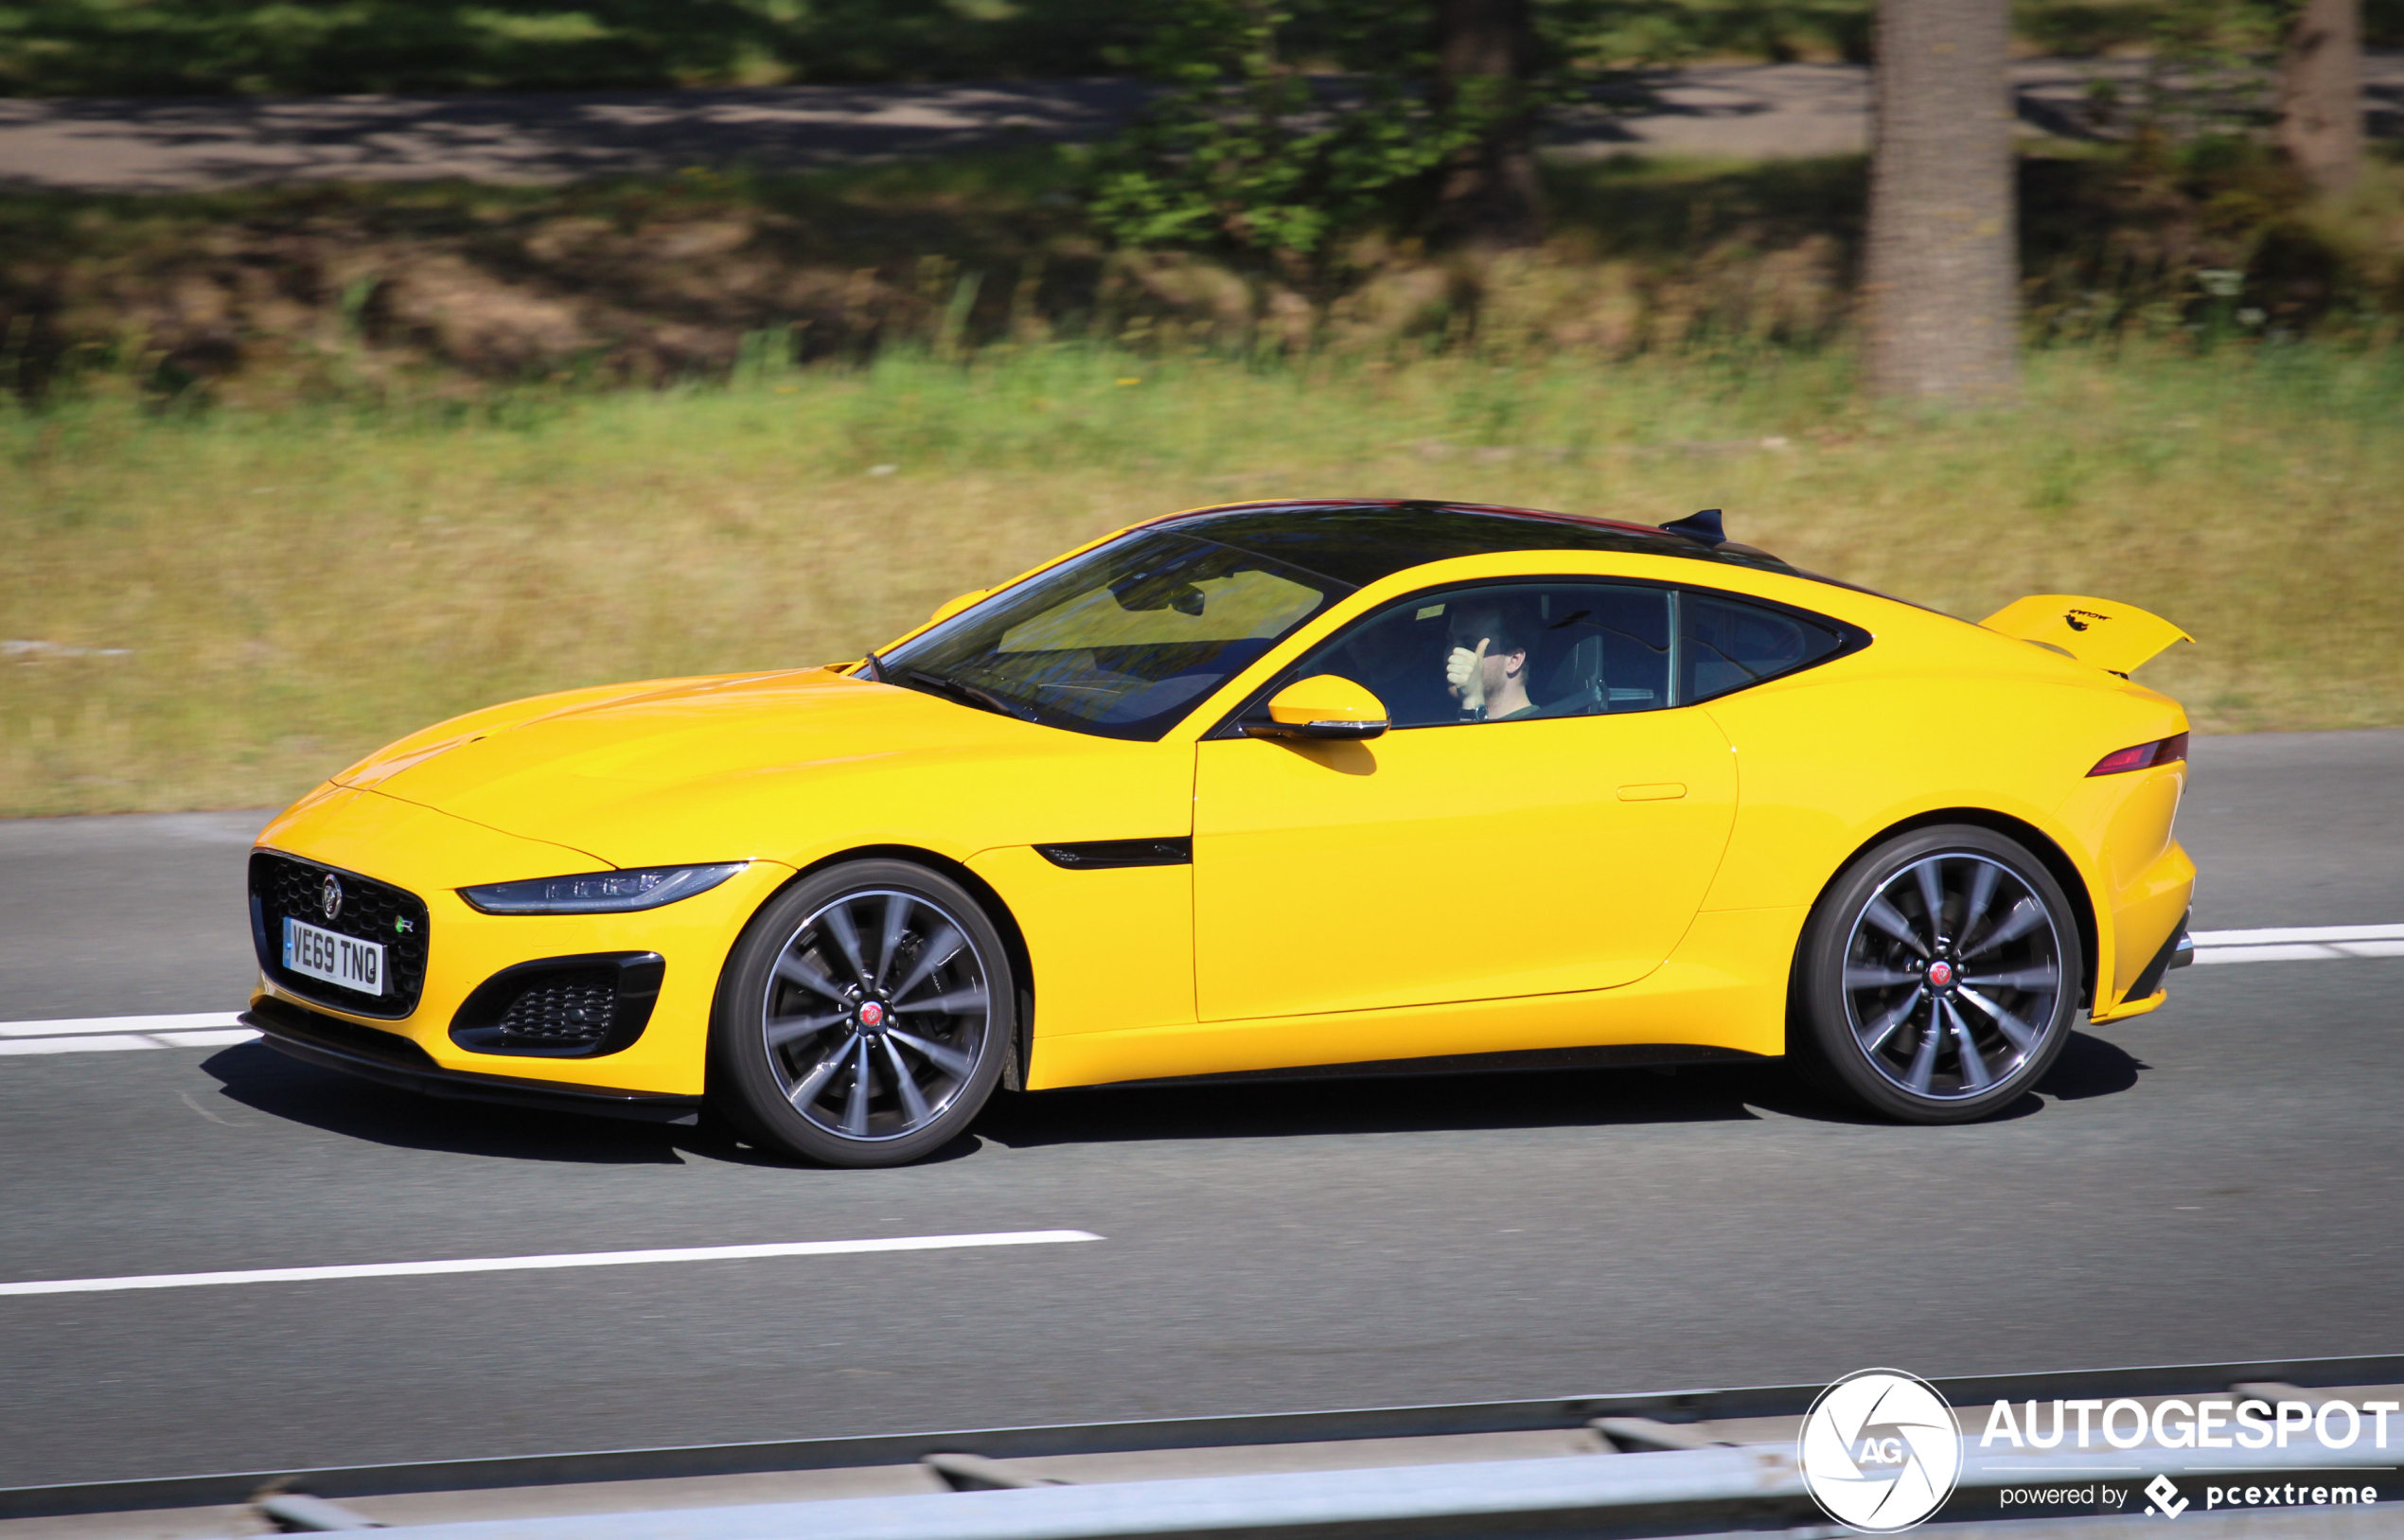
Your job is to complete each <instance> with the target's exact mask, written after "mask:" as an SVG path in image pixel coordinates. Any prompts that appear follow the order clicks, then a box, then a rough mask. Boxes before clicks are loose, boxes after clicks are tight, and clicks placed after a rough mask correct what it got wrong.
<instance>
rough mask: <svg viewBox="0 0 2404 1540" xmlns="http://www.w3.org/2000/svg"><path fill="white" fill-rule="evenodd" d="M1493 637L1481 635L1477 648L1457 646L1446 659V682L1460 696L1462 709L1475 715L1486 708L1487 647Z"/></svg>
mask: <svg viewBox="0 0 2404 1540" xmlns="http://www.w3.org/2000/svg"><path fill="white" fill-rule="evenodd" d="M1491 645H1492V640H1491V638H1487V637H1479V638H1478V639H1477V650H1476V651H1475V652H1472V651H1470V650H1469V649H1468V648H1467V647H1455V648H1453V651H1452V656H1451V657H1449V658H1446V659H1445V660H1444V682H1445V683H1446V684H1448V685H1450V686H1451V687H1452V692H1453V694H1455V695H1457V696H1458V697H1460V706H1461V710H1463V711H1466V712H1468V713H1469V714H1470V715H1471V716H1473V717H1475V716H1476V715H1478V714H1479V713H1481V712H1483V711H1484V710H1485V709H1486V648H1487V647H1488V646H1491Z"/></svg>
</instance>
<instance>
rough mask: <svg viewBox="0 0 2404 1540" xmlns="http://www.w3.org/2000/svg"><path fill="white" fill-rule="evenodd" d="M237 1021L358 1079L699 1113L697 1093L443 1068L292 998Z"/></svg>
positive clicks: (456, 1096)
mask: <svg viewBox="0 0 2404 1540" xmlns="http://www.w3.org/2000/svg"><path fill="white" fill-rule="evenodd" d="M241 1022H242V1025H244V1026H246V1027H250V1028H252V1029H253V1030H255V1031H256V1032H257V1033H258V1035H259V1038H260V1040H261V1041H262V1042H264V1043H266V1044H267V1046H268V1047H270V1048H273V1049H274V1050H275V1051H276V1052H278V1053H286V1054H289V1055H291V1056H292V1057H293V1058H296V1059H299V1060H301V1061H302V1062H303V1063H306V1064H314V1065H317V1066H318V1067H319V1068H321V1069H327V1070H340V1071H343V1072H344V1073H345V1074H353V1075H357V1076H359V1077H360V1078H361V1079H362V1080H373V1081H376V1082H377V1083H379V1084H380V1085H385V1086H398V1087H399V1088H401V1089H403V1090H414V1091H420V1092H423V1093H424V1094H426V1095H428V1096H442V1097H449V1098H451V1099H453V1100H458V1101H470V1102H498V1103H501V1104H503V1105H504V1106H526V1107H538V1108H540V1109H541V1110H543V1111H547V1112H589V1113H598V1114H600V1115H602V1116H604V1117H611V1118H635V1119H639V1120H641V1121H643V1122H645V1123H668V1124H693V1123H697V1122H698V1121H699V1119H700V1113H701V1098H699V1097H698V1096H674V1095H663V1094H661V1093H660V1092H657V1091H641V1090H619V1089H612V1088H610V1087H606V1086H566V1085H557V1084H554V1083H550V1082H546V1081H540V1080H526V1079H522V1078H520V1077H517V1076H513V1075H497V1074H485V1073H481V1072H477V1071H467V1070H446V1069H444V1068H443V1067H442V1066H441V1065H438V1064H436V1063H435V1062H434V1061H433V1058H432V1057H430V1056H429V1055H428V1054H427V1053H426V1051H425V1050H424V1049H422V1048H419V1047H418V1046H417V1045H416V1044H415V1042H412V1041H411V1040H410V1039H409V1038H406V1037H403V1036H399V1035H398V1034H397V1033H391V1032H385V1031H382V1030H380V1029H378V1028H375V1027H363V1026H358V1025H355V1024H353V1023H351V1022H348V1021H345V1020H344V1019H342V1018H340V1017H334V1016H326V1015H322V1014H320V1013H318V1012H316V1011H311V1010H308V1009H306V1008H304V1007H302V1006H299V1005H295V1004H293V1003H292V1001H290V1000H273V999H267V998H261V999H259V1000H256V1001H255V1002H254V1003H253V1004H252V1006H251V1008H250V1009H249V1010H247V1011H245V1012H243V1013H242V1016H241Z"/></svg>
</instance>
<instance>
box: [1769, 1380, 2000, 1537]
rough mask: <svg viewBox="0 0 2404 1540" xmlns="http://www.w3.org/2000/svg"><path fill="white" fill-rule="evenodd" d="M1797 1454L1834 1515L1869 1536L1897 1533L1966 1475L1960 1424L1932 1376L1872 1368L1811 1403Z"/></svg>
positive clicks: (1932, 1509) (1937, 1504)
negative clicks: (1931, 1380) (1931, 1379)
mask: <svg viewBox="0 0 2404 1540" xmlns="http://www.w3.org/2000/svg"><path fill="white" fill-rule="evenodd" d="M1795 1460H1796V1462H1797V1463H1798V1464H1800V1465H1801V1466H1802V1467H1803V1484H1804V1485H1805V1486H1807V1487H1809V1488H1810V1489H1811V1493H1812V1499H1813V1500H1814V1501H1816V1502H1817V1503H1818V1504H1819V1505H1820V1507H1821V1509H1822V1510H1823V1511H1824V1512H1825V1513H1827V1514H1828V1516H1829V1517H1830V1518H1832V1519H1834V1520H1836V1521H1837V1522H1838V1523H1839V1524H1842V1525H1844V1526H1845V1527H1846V1528H1847V1529H1848V1530H1858V1531H1862V1532H1863V1533H1865V1534H1897V1533H1900V1532H1901V1531H1904V1530H1908V1529H1910V1528H1912V1527H1913V1526H1914V1525H1917V1524H1918V1523H1920V1522H1921V1521H1922V1520H1924V1519H1926V1518H1927V1517H1928V1516H1929V1515H1930V1514H1931V1513H1936V1510H1938V1509H1939V1508H1942V1507H1944V1506H1945V1499H1946V1498H1948V1497H1950V1496H1953V1483H1954V1482H1956V1481H1957V1480H1959V1479H1960V1478H1961V1474H1962V1436H1961V1427H1960V1425H1958V1424H1957V1423H1955V1422H1954V1420H1953V1407H1950V1406H1948V1405H1946V1402H1945V1398H1944V1397H1943V1396H1941V1395H1938V1394H1937V1393H1936V1387H1934V1386H1932V1385H1930V1384H1929V1383H1928V1382H1927V1381H1926V1380H1923V1379H1920V1378H1919V1377H1918V1376H1917V1375H1913V1374H1906V1373H1903V1372H1900V1371H1898V1370H1892V1369H1865V1370H1863V1371H1861V1372H1859V1373H1855V1374H1848V1375H1847V1376H1846V1377H1845V1378H1843V1379H1841V1380H1838V1381H1837V1382H1836V1383H1835V1384H1834V1385H1831V1386H1830V1387H1829V1388H1828V1389H1827V1390H1823V1391H1821V1392H1820V1398H1819V1399H1818V1400H1817V1401H1815V1402H1813V1403H1812V1410H1811V1412H1810V1414H1809V1415H1807V1416H1806V1417H1805V1418H1804V1419H1803V1433H1802V1437H1801V1438H1800V1439H1798V1440H1797V1441H1796V1443H1795Z"/></svg>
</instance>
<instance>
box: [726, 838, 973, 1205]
mask: <svg viewBox="0 0 2404 1540" xmlns="http://www.w3.org/2000/svg"><path fill="white" fill-rule="evenodd" d="M1015 1000H1016V989H1015V987H1014V984H1013V981H1012V979H1011V977H1010V962H1009V958H1008V956H1007V954H1006V953H1005V952H1004V950H1003V948H1002V945H1001V937H1000V935H999V933H998V932H997V931H996V930H995V929H994V927H993V923H992V921H990V920H988V919H987V918H986V917H985V913H984V911H983V910H982V909H981V907H980V906H979V905H978V903H977V901H976V900H975V899H974V898H973V897H971V896H970V895H969V894H968V893H967V892H966V890H964V889H963V888H962V887H961V886H960V885H959V884H958V883H956V882H954V881H952V880H951V879H950V878H948V877H946V876H943V875H942V874H941V873H939V872H934V871H930V870H928V868H926V867H923V866H917V865H913V864H911V863H910V862H906V861H882V860H872V861H852V862H848V863H846V864H844V865H841V866H837V867H830V868H828V869H827V870H826V871H823V872H821V873H818V874H816V875H814V876H809V877H807V878H805V879H804V880H803V881H801V882H798V883H796V884H794V885H793V886H792V887H791V888H788V889H787V890H786V891H785V892H784V893H783V894H779V895H778V896H777V897H776V898H775V899H774V900H773V901H772V902H770V903H769V905H768V907H767V908H766V909H764V910H762V911H761V912H760V914H759V916H758V917H757V918H756V919H755V920H753V921H752V923H751V928H750V929H748V930H747V931H746V932H745V933H744V937H743V940H742V941H741V942H740V943H739V944H737V946H736V947H735V951H734V956H733V957H732V958H731V959H729V961H728V965H727V976H726V982H725V984H724V986H723V987H722V988H721V989H720V990H719V992H718V1001H717V1016H716V1021H715V1023H714V1024H713V1027H712V1033H713V1042H714V1046H715V1049H716V1056H717V1063H718V1066H719V1071H720V1076H719V1078H720V1081H721V1084H720V1085H719V1087H717V1088H716V1089H718V1090H719V1092H720V1093H721V1100H722V1102H723V1104H724V1109H725V1111H726V1112H727V1114H728V1116H729V1117H731V1118H732V1119H734V1121H735V1122H736V1123H737V1124H740V1125H741V1126H742V1127H743V1128H744V1129H745V1130H746V1131H747V1132H749V1133H751V1135H752V1136H753V1137H755V1138H757V1139H760V1140H762V1141H764V1142H768V1143H770V1144H774V1145H779V1146H782V1147H783V1148H785V1149H787V1150H790V1151H792V1152H793V1153H795V1154H797V1155H802V1156H806V1157H808V1158H809V1159H814V1160H819V1161H822V1162H824V1163H825V1164H828V1165H837V1166H889V1165H901V1164H904V1163H906V1162H908V1161H910V1160H915V1159H918V1158H920V1157H921V1156H924V1155H927V1154H929V1153H931V1152H932V1151H934V1150H935V1149H937V1148H939V1147H941V1146H942V1145H944V1144H946V1143H947V1142H950V1141H951V1140H952V1139H954V1138H956V1137H958V1135H959V1134H960V1133H961V1131H962V1130H963V1129H964V1128H966V1127H967V1125H968V1124H969V1123H970V1121H971V1120H973V1119H974V1118H975V1117H976V1115H977V1113H978V1111H979V1109H981V1107H982V1106H984V1104H985V1099H986V1097H988V1096H989V1095H991V1094H992V1092H993V1089H994V1085H995V1083H996V1082H997V1081H998V1080H999V1078H1000V1075H1001V1069H1002V1062H1003V1055H1004V1054H1005V1053H1008V1052H1009V1051H1010V1044H1011V1042H1012V1040H1013V1034H1014V1032H1015V1030H1016V1022H1015V1020H1014V1019H1013V1001H1015Z"/></svg>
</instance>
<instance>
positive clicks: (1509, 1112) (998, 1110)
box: [976, 1065, 1847, 1149]
mask: <svg viewBox="0 0 2404 1540" xmlns="http://www.w3.org/2000/svg"><path fill="white" fill-rule="evenodd" d="M1784 1078H1785V1077H1784V1076H1783V1075H1782V1074H1781V1073H1780V1072H1779V1071H1777V1070H1776V1067H1775V1066H1756V1065H1741V1066H1738V1065H1699V1066H1683V1067H1680V1068H1679V1069H1677V1070H1676V1071H1674V1072H1670V1071H1664V1070H1627V1069H1595V1070H1561V1069H1551V1070H1511V1071H1488V1072H1469V1073H1456V1074H1425V1075H1414V1074H1380V1075H1362V1076H1352V1077H1347V1076H1344V1075H1340V1074H1330V1075H1326V1076H1313V1077H1308V1078H1299V1077H1298V1078H1278V1079H1273V1080H1272V1079H1262V1080H1238V1079H1228V1080H1217V1081H1194V1082H1187V1083H1185V1084H1176V1083H1166V1084H1154V1085H1138V1086H1096V1087H1086V1088H1078V1089H1069V1090H1058V1091H1046V1092H1042V1093H1040V1094H1037V1095H1032V1096H1027V1095H1020V1096H1001V1097H997V1098H996V1099H995V1100H994V1102H993V1104H992V1105H991V1106H988V1107H987V1108H986V1109H985V1113H984V1115H983V1116H982V1117H981V1118H979V1119H978V1120H977V1124H976V1131H977V1132H978V1133H979V1134H981V1135H982V1136H983V1137H985V1138H987V1139H990V1140H992V1141H994V1142H996V1143H998V1144H1001V1145H1004V1146H1006V1147H1009V1148H1013V1149H1017V1148H1026V1147H1033V1146H1037V1145H1046V1144H1081V1143H1106V1142H1117V1141H1135V1140H1159V1139H1273V1138H1281V1137H1290V1136H1294V1135H1306V1134H1392V1133H1438V1132H1454V1131H1469V1130H1478V1129H1506V1128H1557V1127H1599V1126H1605V1125H1611V1124H1652V1123H1713V1122H1732V1121H1747V1120H1753V1119H1757V1118H1758V1117H1759V1113H1757V1112H1755V1111H1754V1110H1753V1106H1755V1105H1760V1104H1762V1103H1763V1102H1764V1101H1765V1099H1768V1100H1776V1101H1777V1102H1778V1103H1779V1106H1778V1110H1786V1106H1785V1103H1786V1101H1787V1100H1788V1099H1792V1101H1793V1102H1794V1103H1795V1104H1796V1107H1795V1110H1796V1112H1797V1115H1800V1116H1809V1117H1830V1118H1839V1119H1841V1118H1843V1117H1845V1116H1847V1114H1845V1113H1844V1112H1842V1111H1841V1110H1839V1109H1837V1108H1834V1107H1832V1106H1827V1105H1825V1104H1817V1103H1814V1102H1813V1101H1812V1096H1811V1093H1810V1092H1809V1091H1807V1090H1805V1089H1801V1088H1786V1087H1780V1086H1776V1085H1775V1084H1773V1083H1774V1082H1777V1081H1782V1080H1783V1079H1784ZM1805 1106H1809V1108H1810V1109H1809V1110H1805V1109H1804V1108H1805Z"/></svg>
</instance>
